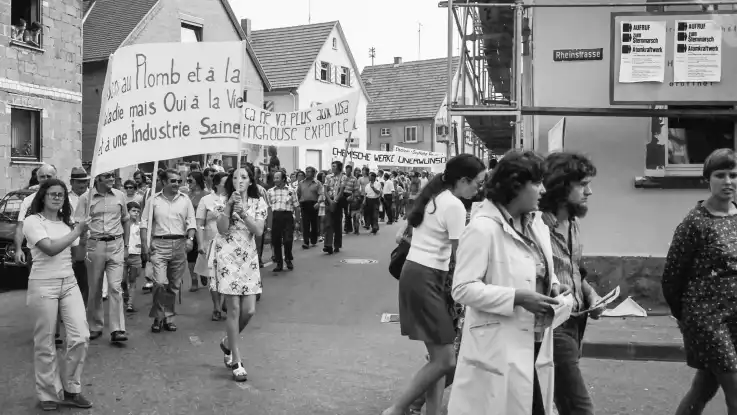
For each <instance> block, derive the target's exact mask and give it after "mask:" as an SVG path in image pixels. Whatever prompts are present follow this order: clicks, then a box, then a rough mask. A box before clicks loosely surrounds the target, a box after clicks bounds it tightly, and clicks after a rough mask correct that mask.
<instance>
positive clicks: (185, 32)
mask: <svg viewBox="0 0 737 415" xmlns="http://www.w3.org/2000/svg"><path fill="white" fill-rule="evenodd" d="M197 42H202V26H198V25H194V24H190V23H182V43H197Z"/></svg>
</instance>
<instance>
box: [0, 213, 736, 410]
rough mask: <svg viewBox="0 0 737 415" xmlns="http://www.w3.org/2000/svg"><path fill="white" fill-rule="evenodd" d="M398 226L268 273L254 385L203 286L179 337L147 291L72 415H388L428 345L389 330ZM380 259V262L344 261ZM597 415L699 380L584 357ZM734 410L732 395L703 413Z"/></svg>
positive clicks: (2, 398)
mask: <svg viewBox="0 0 737 415" xmlns="http://www.w3.org/2000/svg"><path fill="white" fill-rule="evenodd" d="M396 230H397V225H392V226H385V225H384V226H383V227H382V230H381V231H380V232H379V234H378V235H376V236H371V235H369V234H366V233H363V234H362V235H359V236H355V235H346V236H344V248H343V249H342V250H341V252H340V253H339V254H334V255H330V256H328V255H325V254H324V253H322V252H321V250H320V249H319V248H312V249H310V250H307V251H304V250H302V249H301V248H300V246H299V245H300V244H295V270H294V271H289V272H283V273H280V274H275V273H273V272H272V271H271V269H272V268H273V266H269V267H266V268H264V269H263V270H262V272H263V273H262V277H263V280H264V294H263V297H262V300H261V302H259V303H258V307H257V312H256V316H255V317H254V319H253V320H252V321H251V324H250V325H249V327H248V328H246V330H245V331H244V332H243V336H242V339H241V342H240V347H241V351H242V354H243V355H244V365H245V367H246V369H247V370H248V373H249V380H248V382H245V383H240V384H239V383H235V382H233V381H232V380H231V373H230V371H229V370H227V369H226V368H225V367H224V365H223V363H222V353H221V352H220V349H219V348H218V341H219V340H220V338H221V337H222V336H223V331H224V323H222V322H212V321H210V313H211V308H212V306H211V302H210V298H209V294H208V293H207V291H206V290H204V289H201V290H200V291H198V292H196V293H189V292H188V291H187V288H189V286H188V283H186V285H185V289H184V293H183V304H182V306H181V308H180V309H179V312H180V315H179V316H178V319H177V325H178V326H179V331H177V332H175V333H167V332H162V333H160V334H153V333H151V332H150V329H149V327H150V319H149V318H148V317H147V314H148V313H147V307H148V305H150V301H151V296H150V295H138V298H137V299H136V305H137V308H138V309H139V311H138V312H137V313H134V314H129V316H128V319H127V328H128V332H129V334H130V337H131V339H130V341H129V342H128V343H127V344H125V346H123V347H117V346H113V345H111V344H110V343H109V342H108V341H107V339H109V333H107V332H105V335H104V336H103V337H102V338H100V339H97V340H94V341H92V342H91V344H90V348H89V354H88V358H87V362H86V364H85V368H84V376H83V383H84V385H85V386H84V393H85V394H86V395H87V397H88V398H89V399H90V400H92V401H93V403H94V407H93V408H92V409H90V410H72V409H66V408H65V409H61V410H60V412H61V413H65V414H76V413H79V414H106V415H107V414H111V415H112V414H136V415H138V414H140V415H159V414H218V415H229V414H249V415H272V414H273V415H276V414H279V415H282V414H284V415H308V414H309V415H359V414H360V415H368V414H377V415H378V414H380V413H381V410H382V409H384V408H385V407H386V406H387V405H388V403H389V401H390V400H391V399H392V398H393V397H394V396H396V394H397V391H398V389H399V388H401V387H402V385H403V384H404V383H405V382H406V381H407V380H408V379H409V378H410V377H411V376H412V375H413V373H414V372H415V371H416V370H417V369H418V368H419V367H420V366H421V365H422V363H423V360H424V353H423V349H424V348H423V346H422V345H421V344H418V343H416V342H411V341H408V340H406V339H404V338H403V337H401V336H400V334H399V326H398V324H393V323H381V322H380V320H381V316H382V314H383V313H396V310H397V300H396V298H397V283H396V281H395V280H394V279H393V278H392V277H391V276H390V275H389V274H388V272H387V270H386V269H387V265H388V259H389V253H390V252H391V250H392V249H393V247H394V242H393V240H394V233H395V232H396ZM346 259H372V260H376V261H378V262H377V263H373V264H363V265H354V264H346V263H342V262H341V260H346ZM25 310H26V308H25V292H24V291H11V292H6V293H1V294H0V351H2V353H0V368H2V369H0V414H2V415H15V414H35V413H41V411H40V409H38V407H37V406H36V405H37V402H36V398H35V392H34V382H33V364H32V338H31V328H32V322H31V320H30V319H29V317H28V316H27V314H26V312H25ZM582 365H583V370H584V374H585V376H586V378H587V380H588V381H589V386H590V389H591V394H592V396H593V398H594V400H595V403H596V406H597V414H604V415H614V414H648V415H655V414H657V415H659V414H672V413H673V412H674V410H675V407H676V405H677V404H678V400H679V399H680V397H681V396H682V395H683V393H684V392H685V390H686V388H687V385H688V384H689V383H690V379H691V376H692V371H691V370H690V369H688V368H686V367H685V365H683V364H681V363H654V362H653V363H648V362H619V361H611V360H609V361H598V360H584V361H583V363H582ZM721 414H726V409H725V405H724V400H723V395H721V393H720V395H718V396H717V398H716V400H715V401H714V402H713V403H712V404H711V405H710V406H709V408H707V411H706V412H705V415H721Z"/></svg>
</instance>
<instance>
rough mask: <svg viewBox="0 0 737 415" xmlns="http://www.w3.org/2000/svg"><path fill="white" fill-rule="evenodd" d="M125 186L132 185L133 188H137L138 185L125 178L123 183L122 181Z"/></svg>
mask: <svg viewBox="0 0 737 415" xmlns="http://www.w3.org/2000/svg"><path fill="white" fill-rule="evenodd" d="M126 186H133V188H134V189H137V188H138V185H137V184H136V182H134V181H133V180H130V179H129V180H126V181H125V183H123V187H126Z"/></svg>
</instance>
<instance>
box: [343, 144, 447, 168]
mask: <svg viewBox="0 0 737 415" xmlns="http://www.w3.org/2000/svg"><path fill="white" fill-rule="evenodd" d="M434 154H435V155H434V156H420V155H412V154H407V153H399V152H395V151H376V150H353V149H348V151H346V149H345V148H337V147H333V149H332V156H333V159H334V160H337V159H339V158H342V157H347V159H350V160H352V161H353V162H354V163H356V165H360V164H361V163H367V164H376V165H380V166H394V167H432V166H437V165H443V164H445V161H446V160H445V158H446V157H445V154H440V153H434Z"/></svg>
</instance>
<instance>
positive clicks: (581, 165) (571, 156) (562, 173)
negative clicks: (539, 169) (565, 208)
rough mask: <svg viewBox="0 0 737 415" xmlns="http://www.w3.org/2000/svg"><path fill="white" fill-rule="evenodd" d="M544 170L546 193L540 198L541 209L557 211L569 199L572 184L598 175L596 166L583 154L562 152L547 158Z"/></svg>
mask: <svg viewBox="0 0 737 415" xmlns="http://www.w3.org/2000/svg"><path fill="white" fill-rule="evenodd" d="M543 172H544V173H543V186H545V194H544V195H543V196H542V198H541V199H540V210H543V211H547V212H555V211H557V210H558V207H559V206H560V205H561V203H565V202H566V201H567V200H568V195H569V194H570V193H571V185H572V184H573V183H577V182H580V181H581V180H583V179H585V178H587V177H594V176H596V167H595V166H594V164H593V163H592V162H591V160H589V158H588V157H586V156H584V155H583V154H578V153H571V152H560V153H552V154H550V155H549V156H548V157H547V158H546V159H545V163H544V164H543Z"/></svg>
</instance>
